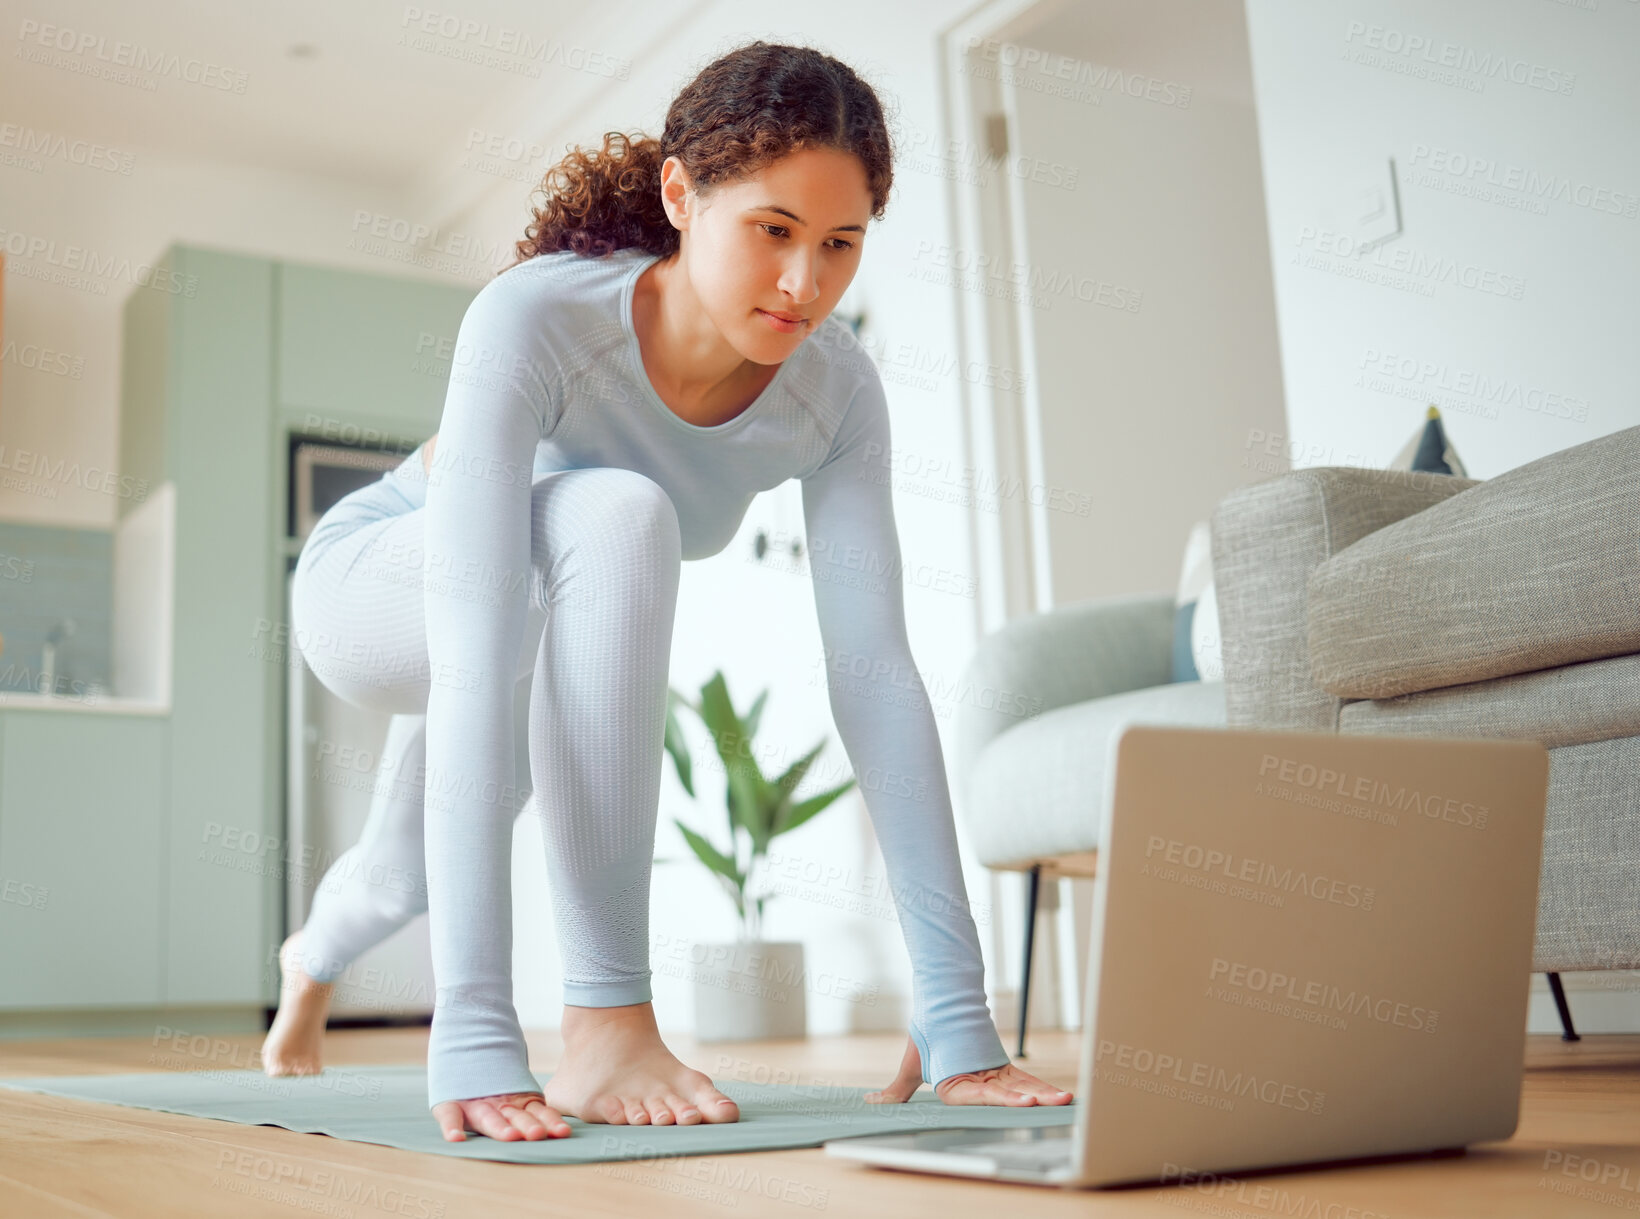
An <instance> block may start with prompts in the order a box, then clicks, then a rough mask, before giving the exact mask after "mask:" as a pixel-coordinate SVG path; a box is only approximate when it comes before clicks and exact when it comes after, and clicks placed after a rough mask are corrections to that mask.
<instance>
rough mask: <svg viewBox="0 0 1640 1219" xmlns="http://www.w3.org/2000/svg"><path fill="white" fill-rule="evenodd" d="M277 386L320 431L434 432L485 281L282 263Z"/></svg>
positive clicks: (285, 403)
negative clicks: (453, 361) (459, 335)
mask: <svg viewBox="0 0 1640 1219" xmlns="http://www.w3.org/2000/svg"><path fill="white" fill-rule="evenodd" d="M275 286H276V291H277V295H278V303H277V314H276V316H277V325H278V336H279V337H278V355H277V363H276V370H277V371H276V378H277V384H276V388H275V393H276V396H277V399H278V403H279V407H280V409H281V410H283V411H284V412H286V413H287V414H290V413H295V414H297V415H306V414H308V413H311V414H313V415H314V416H316V417H317V419H318V420H320V421H321V422H320V423H319V424H318V425H317V426H318V427H320V428H328V427H345V426H348V425H353V426H358V427H376V428H378V429H380V430H382V431H384V432H389V433H392V432H394V431H395V430H397V431H400V432H402V431H405V430H408V431H409V432H411V433H413V434H415V435H417V436H428V435H431V434H432V433H433V432H436V431H438V421H439V416H440V415H441V414H442V413H443V410H444V391H445V386H446V384H447V383H448V380H449V362H450V358H451V355H452V353H453V350H454V347H455V341H456V332H457V331H458V330H459V329H460V327H461V319H462V316H463V315H464V314H465V313H466V311H467V306H468V304H469V303H470V302H471V301H472V298H473V297H474V296H475V295H476V294H477V292H478V289H477V287H476V286H475V287H471V288H467V287H462V286H460V285H452V284H440V283H434V282H430V281H423V280H411V279H403V278H399V277H397V276H384V275H371V274H367V273H363V272H359V271H347V270H338V269H335V268H331V267H311V266H304V265H301V264H297V263H281V264H279V266H278V269H277V277H276V280H275Z"/></svg>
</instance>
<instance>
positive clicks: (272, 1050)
mask: <svg viewBox="0 0 1640 1219" xmlns="http://www.w3.org/2000/svg"><path fill="white" fill-rule="evenodd" d="M301 936H302V933H301V931H300V930H297V931H294V932H292V933H291V936H290V938H289V939H287V940H286V941H285V942H284V943H283V944H281V945H280V946H279V1011H278V1012H277V1013H276V1014H275V1015H274V1017H273V1027H272V1028H270V1029H269V1030H268V1035H267V1037H266V1038H265V1039H264V1040H263V1042H262V1070H263V1071H264V1072H265V1073H266V1074H268V1075H318V1074H319V1073H320V1071H321V1070H322V1066H321V1064H320V1061H319V1051H320V1049H321V1047H322V1046H323V1044H324V1039H325V1016H326V1015H327V1014H328V1013H329V1011H330V996H331V992H332V991H334V990H335V989H336V987H335V984H334V983H331V982H315V981H314V980H313V979H312V978H310V977H308V976H307V974H305V973H303V972H302V963H301V958H300V957H299V956H298V955H297V952H298V950H299V948H300V945H301Z"/></svg>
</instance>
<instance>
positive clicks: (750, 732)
mask: <svg viewBox="0 0 1640 1219" xmlns="http://www.w3.org/2000/svg"><path fill="white" fill-rule="evenodd" d="M768 701H769V692H768V690H764V691H763V693H762V694H759V695H758V696H757V701H756V702H754V703H753V704H752V709H751V710H750V711H748V712H747V713H746V716H745V728H746V735H747V737H748V738H750V737H754V736H756V735H757V725H758V723H759V722H760V721H761V720H762V719H763V704H764V703H766V702H768Z"/></svg>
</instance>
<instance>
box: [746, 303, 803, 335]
mask: <svg viewBox="0 0 1640 1219" xmlns="http://www.w3.org/2000/svg"><path fill="white" fill-rule="evenodd" d="M758 313H759V314H760V315H761V316H762V318H763V320H764V321H766V322H768V323H769V325H770V326H772V327H774V328H775V329H776V330H778V331H779V332H780V333H781V334H794V333H795V332H797V331H798V330H801V329H802V328H803V327H804V326H805V325H807V324H808V319H807V318H798V319H797V320H795V321H791V320H788V319H787V318H784V317H782V316H781V315H780V314H778V313H770V312H769V311H768V310H767V309H759V310H758Z"/></svg>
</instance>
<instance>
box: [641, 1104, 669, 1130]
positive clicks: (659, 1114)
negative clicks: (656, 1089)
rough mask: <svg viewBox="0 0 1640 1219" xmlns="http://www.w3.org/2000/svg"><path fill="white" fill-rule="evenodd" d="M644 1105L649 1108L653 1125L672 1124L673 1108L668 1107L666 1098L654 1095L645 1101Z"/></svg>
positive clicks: (650, 1120) (650, 1122)
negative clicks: (662, 1098)
mask: <svg viewBox="0 0 1640 1219" xmlns="http://www.w3.org/2000/svg"><path fill="white" fill-rule="evenodd" d="M644 1107H645V1108H647V1109H648V1110H649V1124H650V1125H651V1126H670V1125H671V1124H672V1121H673V1118H672V1110H671V1109H670V1108H668V1107H667V1104H666V1102H665V1101H664V1100H661V1099H660V1098H659V1097H652V1098H650V1099H649V1100H648V1101H646V1102H644Z"/></svg>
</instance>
